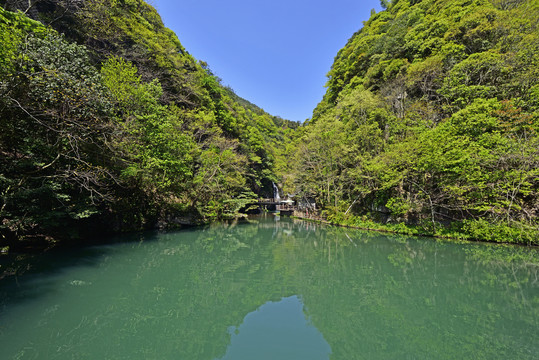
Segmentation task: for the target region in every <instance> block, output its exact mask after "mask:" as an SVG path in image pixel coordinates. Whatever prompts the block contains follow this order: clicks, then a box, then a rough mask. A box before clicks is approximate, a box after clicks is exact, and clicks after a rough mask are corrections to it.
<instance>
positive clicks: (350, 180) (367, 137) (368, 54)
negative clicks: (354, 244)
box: [295, 0, 539, 244]
mask: <svg viewBox="0 0 539 360" xmlns="http://www.w3.org/2000/svg"><path fill="white" fill-rule="evenodd" d="M384 8H386V10H385V11H383V12H381V13H378V14H373V15H372V17H371V19H370V20H369V21H367V22H366V23H365V26H364V27H363V28H362V29H361V30H360V31H358V32H357V33H356V34H354V36H353V37H352V38H351V39H350V40H349V41H348V44H347V45H346V46H345V47H344V48H343V49H341V50H340V51H339V53H338V54H337V57H336V58H335V62H334V64H333V66H332V69H331V71H330V72H329V74H328V78H329V79H328V84H327V86H328V90H327V93H326V95H325V96H324V99H323V100H322V102H321V103H320V104H319V105H318V106H317V108H316V109H315V111H314V113H313V119H312V120H311V121H310V122H309V124H308V126H307V127H306V128H305V129H304V133H303V136H302V137H301V138H300V140H299V141H298V144H297V147H298V150H297V151H296V156H297V160H296V163H297V164H298V166H297V168H296V169H295V173H296V176H295V183H296V189H297V191H300V192H303V193H306V194H308V195H309V196H313V197H315V198H316V199H317V200H318V204H319V205H321V206H323V207H324V208H325V213H326V214H330V215H329V218H330V219H332V220H333V221H336V222H338V223H344V224H353V223H354V221H356V220H350V219H357V217H358V216H363V217H365V218H362V219H363V220H361V221H359V220H358V221H359V222H358V224H359V226H361V227H367V228H377V227H380V228H383V229H391V230H392V231H393V228H394V227H397V228H395V229H394V231H402V232H406V231H409V230H407V229H419V233H422V234H431V235H435V234H437V235H441V236H447V235H448V234H451V236H459V237H467V238H474V239H482V240H489V241H504V242H518V243H526V244H530V243H533V244H536V243H537V230H538V229H539V223H538V222H537V219H538V216H537V215H538V214H539V207H538V206H539V202H538V199H539V182H538V177H537V170H536V169H537V168H538V167H539V152H538V149H539V147H538V141H539V140H538V136H537V135H538V133H537V126H538V124H539V123H538V116H537V109H538V107H537V99H538V98H537V96H536V95H537V91H536V89H537V84H538V83H539V77H538V76H537V70H536V69H537V66H536V65H537V61H538V56H537V53H538V52H537V50H538V48H537V45H538V44H539V37H538V34H539V33H538V32H537V27H536V24H537V20H538V19H539V8H538V7H537V4H535V2H533V1H518V2H514V3H511V6H509V4H508V3H507V2H505V3H503V2H501V3H500V2H494V3H491V2H490V1H486V0H482V1H474V2H469V1H464V0H463V1H450V2H449V1H440V0H429V1H402V0H401V1H392V2H391V3H390V2H385V3H384ZM532 49H533V50H532ZM329 129H332V130H334V131H335V133H332V132H331V131H330V130H329ZM328 130H329V131H328ZM324 136H325V137H324ZM341 145H344V146H343V147H344V149H346V151H343V150H342V149H341V147H340V146H341ZM305 149H307V150H305ZM321 149H325V150H324V152H321ZM317 153H321V154H323V155H321V156H315V154H317ZM332 159H338V161H331V160H332ZM328 193H331V198H332V199H334V200H335V201H331V202H330V201H328V200H329V199H328ZM345 215H346V216H345ZM372 220H377V221H380V222H383V223H385V224H383V225H372V224H371V223H370V222H371V221H372ZM400 227H403V228H402V229H400V230H399V229H398V228H400ZM414 231H415V230H414ZM527 234H529V235H527Z"/></svg>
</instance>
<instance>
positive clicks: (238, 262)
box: [0, 214, 539, 360]
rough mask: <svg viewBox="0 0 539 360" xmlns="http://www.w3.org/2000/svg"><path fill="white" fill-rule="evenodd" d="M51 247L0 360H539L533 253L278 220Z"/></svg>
mask: <svg viewBox="0 0 539 360" xmlns="http://www.w3.org/2000/svg"><path fill="white" fill-rule="evenodd" d="M118 240H119V241H117V242H115V243H113V244H109V245H106V246H94V247H89V248H85V249H82V250H80V249H79V250H63V251H56V252H54V253H50V254H48V255H46V256H45V257H44V258H42V259H41V261H40V262H39V263H37V262H34V263H33V264H32V270H31V271H30V273H28V274H26V275H24V276H23V277H20V278H15V277H11V278H8V279H4V280H2V281H1V282H0V358H1V359H189V360H190V359H201V360H214V359H309V360H310V359H343V360H344V359H346V360H350V359H537V358H538V357H539V342H538V341H537V340H538V335H537V334H538V330H539V326H538V325H539V274H538V270H539V266H538V265H539V255H538V252H537V250H535V249H529V248H522V247H505V246H497V245H488V244H455V243H448V242H440V241H436V240H433V239H418V238H407V237H399V236H389V235H381V234H377V233H368V232H361V231H356V230H350V229H342V228H334V227H325V226H319V225H314V224H310V223H306V222H302V221H297V220H296V221H294V220H291V219H286V218H281V219H279V218H278V217H275V216H273V215H271V214H270V215H267V216H266V217H264V218H259V219H255V220H253V221H252V222H251V223H250V224H239V225H235V226H233V225H215V226H211V227H207V228H203V229H197V230H188V231H179V232H175V233H167V234H145V235H137V236H133V235H131V236H130V237H128V238H125V239H118Z"/></svg>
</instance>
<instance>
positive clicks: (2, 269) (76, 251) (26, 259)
mask: <svg viewBox="0 0 539 360" xmlns="http://www.w3.org/2000/svg"><path fill="white" fill-rule="evenodd" d="M158 237H159V234H158V232H156V231H147V232H139V233H130V234H125V235H121V236H108V237H103V238H96V239H94V240H93V241H92V240H87V241H86V242H85V244H83V245H81V244H77V245H71V244H69V243H67V244H64V245H62V246H58V247H55V248H52V249H50V250H49V251H47V252H45V253H41V254H32V253H30V254H28V253H10V254H6V255H2V256H1V257H0V307H5V306H8V305H9V304H10V303H13V302H16V303H18V304H21V303H23V302H24V301H29V300H35V299H37V298H38V297H39V296H44V295H45V294H47V293H49V292H54V289H55V286H54V283H53V280H52V279H54V278H55V277H57V276H60V275H61V274H65V273H68V272H69V271H70V270H71V269H73V268H77V267H94V266H96V265H97V264H98V263H99V262H100V261H101V259H103V258H104V257H106V256H108V255H109V254H110V253H111V251H113V249H114V247H115V246H118V245H122V244H123V245H125V244H140V243H143V242H151V241H156V240H157V239H158ZM36 282H39V283H40V285H39V287H36V286H35V283H36Z"/></svg>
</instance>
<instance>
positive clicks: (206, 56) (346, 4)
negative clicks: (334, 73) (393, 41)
mask: <svg viewBox="0 0 539 360" xmlns="http://www.w3.org/2000/svg"><path fill="white" fill-rule="evenodd" d="M148 2H149V3H150V4H152V5H153V6H154V7H155V8H156V9H157V10H158V12H159V14H160V15H161V17H162V18H163V21H164V23H165V25H166V26H167V27H168V28H170V29H172V30H173V31H174V32H175V33H176V34H177V35H178V37H179V39H180V41H181V43H182V44H183V46H184V47H185V48H186V49H187V51H189V53H190V54H192V55H193V56H194V57H195V58H196V59H198V60H204V61H206V62H207V63H208V64H209V66H210V68H211V69H212V71H213V72H214V74H216V75H217V76H219V77H220V78H221V79H222V80H223V81H222V83H223V85H228V86H230V87H231V88H232V89H234V91H235V92H236V94H238V95H239V96H241V97H243V98H245V99H247V100H249V101H251V102H252V103H254V104H256V105H258V106H260V107H261V108H263V109H264V110H266V111H267V112H269V113H270V114H272V115H279V116H281V117H283V118H285V119H289V120H294V121H304V120H305V119H307V118H310V117H311V115H312V111H313V109H314V108H315V106H316V105H317V104H318V102H320V100H322V96H323V95H324V93H325V88H324V85H325V83H326V74H327V72H328V71H329V70H330V68H331V65H332V63H333V59H334V57H335V55H337V51H339V49H341V48H342V47H343V46H344V45H345V44H346V42H347V41H348V39H349V38H350V37H351V36H352V35H353V34H354V32H356V31H357V30H358V29H360V28H361V27H362V21H365V20H367V19H368V18H369V16H370V12H371V9H373V8H374V9H375V10H376V11H377V12H378V11H381V7H380V1H379V0H366V1H360V0H356V1H353V0H331V1H329V0H325V1H319V0H310V1H308V0H288V1H286V0H271V1H256V0H250V1H247V0H229V1H218V0H205V1H201V0H149V1H148Z"/></svg>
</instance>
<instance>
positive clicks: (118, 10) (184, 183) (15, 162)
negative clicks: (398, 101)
mask: <svg viewBox="0 0 539 360" xmlns="http://www.w3.org/2000/svg"><path fill="white" fill-rule="evenodd" d="M29 4H30V6H29ZM4 9H6V10H17V9H18V10H21V11H23V12H25V13H26V15H29V16H31V17H33V19H34V20H30V18H28V17H27V16H26V15H24V14H22V13H14V12H10V11H6V10H4ZM4 9H2V8H0V30H1V32H2V34H3V37H2V40H1V41H0V55H1V57H0V59H1V60H0V61H1V62H2V63H1V65H2V66H1V69H0V102H1V105H0V112H1V117H0V126H1V128H2V129H3V132H2V133H1V134H0V151H1V153H2V157H1V160H0V161H1V165H2V166H1V169H2V170H1V172H0V193H1V195H2V202H1V204H0V211H1V214H0V215H1V218H2V224H0V232H1V235H2V240H1V242H2V243H1V244H0V247H3V246H12V247H13V246H17V244H18V243H19V240H24V239H26V240H27V239H31V238H32V237H34V238H36V239H40V240H43V239H49V240H54V239H59V238H66V237H67V238H73V237H77V236H84V235H85V234H88V233H90V230H89V229H92V230H91V232H92V233H95V231H96V229H99V228H101V230H102V231H105V230H109V229H113V230H116V231H118V230H131V229H140V228H145V227H149V226H155V225H156V224H157V225H159V226H173V225H175V224H180V223H200V222H206V221H209V220H212V219H220V218H226V217H230V216H234V215H235V214H236V213H237V212H238V210H240V209H241V208H242V207H244V206H245V205H246V204H247V203H248V202H249V200H251V199H253V198H255V197H256V196H264V195H267V194H270V193H271V191H272V190H271V182H272V181H275V180H276V177H275V175H274V172H273V169H274V162H275V157H276V151H277V150H276V147H277V145H278V144H279V143H280V142H281V141H283V140H284V139H286V138H288V137H289V134H290V132H291V131H292V130H291V129H290V128H289V127H295V126H296V124H294V123H292V122H288V121H286V120H282V119H280V118H276V117H273V116H271V115H269V114H267V113H265V112H264V111H263V110H261V109H259V108H257V107H256V106H254V105H252V104H250V103H249V102H247V101H245V100H243V99H241V98H239V97H237V96H236V95H235V94H234V93H233V92H232V91H231V90H230V89H226V88H224V87H223V86H221V85H220V83H219V79H217V78H216V77H215V76H214V75H213V74H212V73H211V70H209V68H208V67H207V64H205V63H203V62H197V61H196V60H195V59H194V58H193V57H192V56H191V55H190V54H189V53H188V52H187V51H186V50H185V49H184V48H183V46H182V45H181V43H180V41H179V40H178V38H177V37H176V35H174V34H173V33H172V32H171V31H170V30H168V29H166V28H165V27H164V26H163V23H162V22H161V19H160V17H159V15H158V14H157V12H156V11H155V9H154V8H153V7H151V6H150V5H148V4H147V3H145V2H144V1H142V0H130V1H115V0H95V1H68V0H65V1H49V0H41V1H40V0H37V1H32V2H27V1H9V0H8V1H6V2H5V3H4ZM44 24H45V25H50V26H45V25H44ZM266 193H267V194H266Z"/></svg>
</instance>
